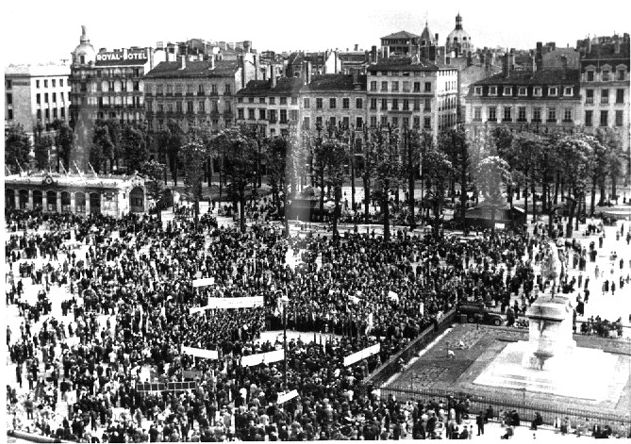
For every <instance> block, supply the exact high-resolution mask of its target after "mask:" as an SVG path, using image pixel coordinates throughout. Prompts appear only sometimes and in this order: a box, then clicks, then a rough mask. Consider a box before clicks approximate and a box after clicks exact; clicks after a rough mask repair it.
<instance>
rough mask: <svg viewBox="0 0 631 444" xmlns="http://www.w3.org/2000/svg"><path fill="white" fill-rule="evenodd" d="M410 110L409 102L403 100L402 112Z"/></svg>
mask: <svg viewBox="0 0 631 444" xmlns="http://www.w3.org/2000/svg"><path fill="white" fill-rule="evenodd" d="M409 110H410V101H409V100H408V99H403V111H409Z"/></svg>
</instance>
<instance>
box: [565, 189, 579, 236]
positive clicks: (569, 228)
mask: <svg viewBox="0 0 631 444" xmlns="http://www.w3.org/2000/svg"><path fill="white" fill-rule="evenodd" d="M566 200H568V201H569V202H570V210H569V215H568V221H567V225H566V233H565V237H567V238H571V237H572V233H573V228H574V227H573V225H572V222H573V220H574V212H575V211H576V199H574V198H573V197H570V196H567V197H566Z"/></svg>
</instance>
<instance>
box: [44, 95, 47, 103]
mask: <svg viewBox="0 0 631 444" xmlns="http://www.w3.org/2000/svg"><path fill="white" fill-rule="evenodd" d="M44 103H48V93H44Z"/></svg>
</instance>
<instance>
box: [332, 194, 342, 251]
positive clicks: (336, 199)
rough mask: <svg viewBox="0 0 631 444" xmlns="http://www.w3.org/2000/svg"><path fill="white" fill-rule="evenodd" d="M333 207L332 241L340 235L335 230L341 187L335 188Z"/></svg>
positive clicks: (338, 215) (338, 213) (338, 214)
mask: <svg viewBox="0 0 631 444" xmlns="http://www.w3.org/2000/svg"><path fill="white" fill-rule="evenodd" d="M334 195H335V207H334V208H333V239H337V238H339V237H340V233H339V232H338V230H337V222H338V219H339V217H340V200H341V199H342V187H339V186H336V187H335V191H334Z"/></svg>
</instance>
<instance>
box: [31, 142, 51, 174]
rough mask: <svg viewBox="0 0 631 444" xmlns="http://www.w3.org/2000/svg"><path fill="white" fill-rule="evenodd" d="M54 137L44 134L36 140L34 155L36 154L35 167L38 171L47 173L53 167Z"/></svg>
mask: <svg viewBox="0 0 631 444" xmlns="http://www.w3.org/2000/svg"><path fill="white" fill-rule="evenodd" d="M54 143H55V142H54V140H53V137H52V136H50V135H48V134H44V135H39V136H38V137H37V138H36V139H35V146H34V148H33V153H34V154H35V167H36V168H37V169H38V170H41V171H46V170H48V169H49V168H50V167H51V160H50V152H51V150H52V148H53V145H54Z"/></svg>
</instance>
